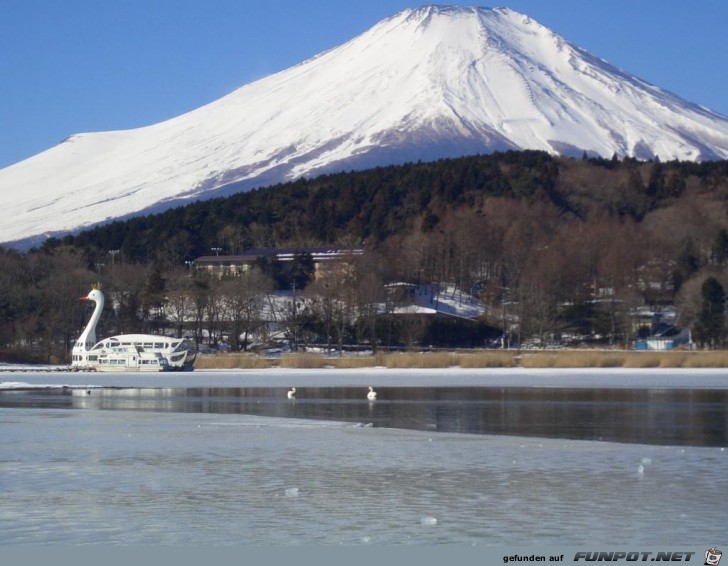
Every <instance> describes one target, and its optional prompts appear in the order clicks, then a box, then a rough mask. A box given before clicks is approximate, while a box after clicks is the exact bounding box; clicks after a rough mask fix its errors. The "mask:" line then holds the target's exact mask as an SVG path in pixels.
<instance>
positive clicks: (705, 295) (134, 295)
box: [0, 151, 728, 362]
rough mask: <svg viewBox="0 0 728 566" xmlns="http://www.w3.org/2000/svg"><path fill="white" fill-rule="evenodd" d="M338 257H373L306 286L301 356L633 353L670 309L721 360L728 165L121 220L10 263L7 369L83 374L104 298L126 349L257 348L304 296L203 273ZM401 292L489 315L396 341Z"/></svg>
mask: <svg viewBox="0 0 728 566" xmlns="http://www.w3.org/2000/svg"><path fill="white" fill-rule="evenodd" d="M40 230H42V228H40V229H39V231H40ZM321 245H336V246H363V247H364V248H365V249H366V253H365V254H364V255H363V256H361V257H359V258H357V260H356V262H355V265H354V266H353V267H352V269H351V270H349V271H347V272H346V273H342V274H341V276H340V278H339V279H341V280H339V281H332V280H329V281H327V282H325V283H322V282H320V281H315V282H314V281H313V278H311V277H310V273H304V274H303V277H304V278H303V280H302V284H299V286H298V292H299V293H300V297H302V298H303V297H306V298H307V299H308V300H307V302H306V303H305V307H303V306H302V307H301V309H300V310H297V309H295V308H294V309H293V311H294V312H293V313H292V315H291V316H290V317H289V320H285V321H282V322H281V324H283V325H284V326H287V331H286V335H287V336H289V337H290V336H295V337H296V342H300V343H305V344H310V343H318V344H324V343H327V344H339V345H343V344H367V345H369V346H372V347H377V346H382V347H384V346H396V347H419V346H422V345H433V346H438V345H439V346H443V347H453V346H468V347H472V346H483V345H486V344H489V343H490V341H491V340H492V339H493V338H495V337H497V336H500V335H503V334H504V333H508V335H509V336H510V339H512V340H513V343H517V344H520V343H526V342H527V341H528V342H532V343H545V342H548V341H554V340H556V341H559V340H561V341H563V340H564V338H565V337H578V340H579V341H581V342H585V341H586V342H590V343H591V342H593V343H597V344H601V345H610V346H622V347H624V346H627V345H629V343H630V342H631V341H632V340H634V339H635V338H636V337H638V336H644V335H647V334H649V333H650V332H651V329H650V328H649V324H647V325H646V326H645V325H643V326H639V325H638V326H635V324H634V320H633V317H632V313H634V310H635V309H636V308H637V307H640V306H648V307H651V308H653V309H659V308H662V307H665V306H668V305H670V306H674V307H675V308H676V309H677V312H678V320H677V324H678V326H680V327H685V328H690V329H691V330H692V332H693V337H694V339H695V341H696V342H697V343H698V344H699V345H700V346H702V347H722V346H723V345H724V340H725V328H724V321H723V313H724V304H723V303H724V298H725V293H724V289H725V286H726V284H728V267H727V262H728V162H725V161H721V162H705V163H692V162H690V163H686V162H661V161H659V160H654V161H650V162H643V161H637V160H634V159H619V158H617V157H616V156H615V157H614V158H612V159H594V158H587V157H586V156H584V158H582V159H571V158H559V157H552V156H549V155H548V154H546V153H542V152H533V151H525V152H506V153H496V154H492V155H486V156H474V157H463V158H459V159H443V160H440V161H437V162H432V163H409V164H405V165H399V166H387V167H378V168H375V169H371V170H367V171H361V172H346V173H337V174H330V175H324V176H321V177H317V178H313V179H301V180H298V181H295V182H290V183H286V184H282V185H277V186H274V187H267V188H261V189H257V190H254V191H250V192H245V193H238V194H235V195H233V196H230V197H226V198H218V199H211V200H207V201H200V202H196V203H194V204H190V205H188V206H185V207H180V208H175V209H172V210H168V211H166V212H164V213H161V214H156V215H149V216H143V217H137V218H132V219H130V220H125V221H114V222H111V223H109V224H106V225H103V226H99V227H97V228H94V229H91V230H88V231H85V232H82V233H80V234H77V235H72V236H67V237H64V238H62V239H57V238H54V239H50V240H48V241H46V242H45V243H44V244H43V246H41V247H40V248H36V249H32V250H30V251H28V252H26V253H20V252H17V251H14V250H10V249H0V264H1V265H0V267H1V268H0V279H1V280H2V281H1V283H0V359H2V360H5V361H9V360H38V361H52V362H65V361H67V359H68V352H69V348H70V345H71V344H72V342H73V340H74V339H75V338H76V336H77V335H78V333H79V332H80V330H81V329H82V327H83V325H84V324H85V321H86V319H87V317H88V311H87V310H86V309H85V308H84V305H83V304H82V303H81V302H80V301H78V298H79V297H80V296H81V295H85V294H86V293H87V292H88V290H89V288H90V285H91V284H93V283H97V282H99V283H101V284H102V285H103V286H104V289H105V291H106V292H107V293H108V294H109V295H110V296H111V297H112V299H113V301H112V302H113V305H114V308H113V309H111V311H110V312H109V313H108V315H107V316H105V317H104V318H103V319H102V324H103V325H104V329H103V330H105V331H107V332H109V333H112V332H113V333H116V332H132V331H144V332H157V331H158V332H166V333H182V332H187V333H191V334H192V335H194V337H195V339H196V340H197V341H198V342H201V341H203V340H206V341H210V342H211V343H213V345H218V343H221V342H222V341H223V340H224V342H225V346H226V347H230V348H232V349H236V350H241V349H245V348H247V347H248V346H249V343H248V339H247V337H248V336H252V335H253V334H254V333H256V332H257V331H259V329H260V328H261V324H262V321H261V320H260V319H261V314H260V313H261V309H262V305H263V303H264V302H265V296H266V295H267V294H269V293H270V292H271V291H272V290H275V289H276V288H281V287H286V286H287V284H286V283H285V282H282V281H281V278H280V277H277V276H276V273H275V272H274V270H273V269H272V268H271V266H265V265H260V266H259V269H255V270H253V271H251V272H249V273H247V274H246V275H245V276H240V275H238V276H235V277H230V278H223V279H219V278H213V277H209V276H206V275H205V274H204V273H202V272H199V271H197V270H194V269H193V268H192V267H193V266H192V263H191V262H193V261H194V260H195V259H196V258H197V257H199V256H204V255H210V254H211V250H216V252H217V253H222V254H240V253H242V252H243V251H244V250H247V249H249V248H262V247H293V248H297V247H298V248H303V247H308V246H321ZM395 283H396V284H400V283H409V284H413V285H435V284H436V285H442V286H445V285H446V286H448V288H450V289H457V290H459V292H461V293H464V294H467V295H470V296H474V297H477V298H478V299H480V300H481V301H482V302H483V303H484V304H486V305H488V307H489V308H488V310H487V312H486V314H484V315H483V316H482V317H481V319H479V320H476V321H469V322H468V323H467V324H464V323H463V324H460V325H458V324H455V323H453V322H452V321H442V320H438V321H437V322H431V323H422V322H421V321H419V322H417V321H408V322H401V321H397V322H396V323H393V322H392V320H391V319H390V320H387V319H386V317H382V316H381V314H382V313H381V307H379V308H378V307H375V306H374V305H382V304H386V303H387V301H389V300H390V298H391V292H390V291H389V290H391V288H392V285H393V284H395ZM721 301H722V302H721ZM302 305H303V303H302ZM171 312H178V313H182V312H185V313H187V314H186V316H185V317H182V316H178V317H170V313H171ZM189 313H194V315H193V316H191V315H190V314H189ZM181 319H184V320H181ZM102 332H103V331H102Z"/></svg>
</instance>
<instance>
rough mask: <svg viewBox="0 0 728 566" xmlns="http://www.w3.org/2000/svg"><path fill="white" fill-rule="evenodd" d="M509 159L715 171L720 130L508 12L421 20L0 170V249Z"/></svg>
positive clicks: (685, 105) (411, 15)
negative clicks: (388, 174)
mask: <svg viewBox="0 0 728 566" xmlns="http://www.w3.org/2000/svg"><path fill="white" fill-rule="evenodd" d="M506 149H540V150H545V151H548V152H550V153H555V154H562V155H579V156H580V155H582V153H583V152H584V151H587V152H588V153H590V154H598V155H602V156H605V157H611V156H612V155H614V154H615V153H616V154H618V155H629V156H634V157H637V158H651V157H653V156H655V155H657V156H659V157H660V158H661V159H663V160H670V159H681V160H707V159H726V158H728V118H726V117H725V116H722V115H720V114H716V113H715V112H711V111H710V110H708V109H706V108H703V107H700V106H697V105H695V104H691V103H689V102H687V101H685V100H683V99H681V98H679V97H677V96H675V95H673V94H671V93H669V92H666V91H664V90H662V89H660V88H657V87H655V86H652V85H650V84H647V83H645V82H644V81H641V80H640V79H638V78H636V77H634V76H631V75H629V74H628V73H626V72H624V71H621V70H620V69H618V68H616V67H614V66H612V65H610V64H608V63H606V62H605V61H603V60H601V59H598V58H597V57H594V56H593V55H590V54H589V53H587V52H585V51H584V50H582V49H580V48H578V47H576V46H574V45H572V44H571V43H569V42H568V41H566V40H565V39H563V38H561V37H559V36H558V35H556V34H554V33H553V32H552V31H550V30H549V29H547V28H545V27H544V26H542V25H540V24H539V23H537V22H535V21H534V20H532V19H530V18H529V17H527V16H524V15H522V14H519V13H516V12H513V11H512V10H509V9H505V8H496V9H484V8H455V7H440V6H429V7H424V8H420V9H414V10H406V11H403V12H401V13H398V14H396V15H395V16H393V17H391V18H388V19H386V20H384V21H382V22H380V23H379V24H377V25H375V26H374V27H373V28H371V29H369V30H368V31H366V32H365V33H363V34H361V35H360V36H358V37H356V38H355V39H353V40H351V41H349V42H348V43H346V44H344V45H342V46H340V47H337V48H334V49H332V50H330V51H326V52H324V53H321V54H320V55H318V56H316V57H314V58H312V59H310V60H308V61H305V62H303V63H301V64H299V65H297V66H294V67H292V68H290V69H287V70H285V71H282V72H279V73H277V74H274V75H271V76H269V77H266V78H264V79H261V80H258V81H256V82H253V83H250V84H248V85H245V86H243V87H241V88H240V89H238V90H236V91H234V92H232V93H231V94H229V95H227V96H225V97H223V98H221V99H219V100H217V101H214V102H212V103H210V104H208V105H206V106H203V107H201V108H199V109H197V110H194V111H192V112H189V113H187V114H184V115H181V116H178V117H176V118H173V119H171V120H167V121H165V122H161V123H158V124H154V125H151V126H147V127H144V128H138V129H134V130H125V131H113V132H99V133H87V134H78V135H74V136H71V137H70V138H68V139H67V140H65V141H64V142H63V143H61V144H59V145H57V146H55V147H53V148H51V149H49V150H47V151H45V152H43V153H40V154H38V155H36V156H33V157H31V158H29V159H27V160H25V161H22V162H20V163H17V164H14V165H11V166H9V167H6V168H4V169H2V170H0V242H6V243H11V242H14V243H16V244H17V243H19V242H21V241H22V242H24V243H26V244H27V243H28V242H29V241H34V242H36V243H37V242H38V241H41V240H42V238H44V237H47V236H49V235H58V234H63V233H66V232H73V231H78V230H80V229H82V228H85V227H89V226H91V225H94V224H97V223H101V222H105V221H108V220H110V219H117V218H123V217H127V216H130V215H134V214H137V213H140V212H150V211H160V210H163V209H164V208H169V207H171V206H176V205H179V204H184V203H185V202H189V201H192V200H194V199H200V198H208V197H211V196H218V195H223V194H228V193H230V192H232V191H240V190H246V189H250V188H253V187H256V186H264V185H269V184H273V183H276V182H280V181H284V180H290V179H294V178H297V177H301V176H312V175H315V174H319V173H324V172H331V171H340V170H349V169H364V168H368V167H372V166H376V165H384V164H392V163H402V162H405V161H416V160H429V159H435V158H440V157H453V156H460V155H467V154H475V153H487V152H491V151H495V150H506ZM231 183H234V184H235V185H234V188H231V187H230V186H229V185H230V184H231Z"/></svg>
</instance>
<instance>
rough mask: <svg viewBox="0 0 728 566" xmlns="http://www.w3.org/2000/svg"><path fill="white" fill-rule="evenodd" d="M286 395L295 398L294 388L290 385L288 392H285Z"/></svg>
mask: <svg viewBox="0 0 728 566" xmlns="http://www.w3.org/2000/svg"><path fill="white" fill-rule="evenodd" d="M286 395H288V398H289V399H295V398H296V388H295V387H291V390H290V391H289V392H288V393H286Z"/></svg>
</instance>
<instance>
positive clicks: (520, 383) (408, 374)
mask: <svg viewBox="0 0 728 566" xmlns="http://www.w3.org/2000/svg"><path fill="white" fill-rule="evenodd" d="M5 369H6V370H20V369H22V370H27V371H5V372H3V371H2V366H0V389H12V388H18V387H39V386H40V387H45V386H51V387H60V386H63V385H66V386H72V387H86V386H99V387H109V386H121V387H124V386H126V387H182V388H183V387H286V386H289V385H295V386H309V387H336V386H340V387H353V386H368V385H379V386H398V387H437V386H442V387H444V386H448V387H479V386H482V387H570V388H630V389H641V388H657V389H659V388H677V389H728V371H726V370H725V369H722V368H709V369H673V368H658V369H623V368H599V369H592V368H587V369H571V368H568V369H530V368H529V369H526V368H489V369H463V368H447V369H410V370H408V369H387V368H363V369H346V370H340V369H285V368H283V369H282V368H271V369H263V370H205V371H194V372H183V373H160V374H156V373H155V374H135V373H86V372H46V371H33V369H34V368H33V367H32V366H5Z"/></svg>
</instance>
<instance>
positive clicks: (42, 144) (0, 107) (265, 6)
mask: <svg viewBox="0 0 728 566" xmlns="http://www.w3.org/2000/svg"><path fill="white" fill-rule="evenodd" d="M426 3H446V2H426V1H425V2H416V1H406V0H365V1H364V2H353V3H349V2H341V0H309V1H307V2H301V1H300V0H295V1H292V0H278V1H275V0H269V1H268V2H258V1H251V0H121V1H119V0H63V1H60V0H58V1H57V0H0V167H4V166H7V165H10V164H12V163H14V162H17V161H20V160H22V159H25V158H26V157H29V156H31V155H34V154H36V153H39V152H41V151H43V150H45V149H48V148H50V147H52V146H53V145H55V144H56V143H58V142H60V141H61V140H63V139H64V138H66V137H67V136H69V135H71V134H74V133H79V132H88V131H103V130H115V129H126V128H133V127H139V126H144V125H149V124H153V123H156V122H159V121H161V120H164V119H167V118H171V117H173V116H177V115H179V114H182V113H184V112H187V111H189V110H192V109H194V108H197V107H199V106H201V105H203V104H206V103H208V102H211V101H212V100H215V99H216V98H219V97H221V96H223V95H225V94H227V93H229V92H231V91H232V90H234V89H235V88H237V87H239V86H242V85H243V84H246V83H248V82H251V81H253V80H256V79H258V78H261V77H263V76H266V75H268V74H271V73H274V72H276V71H280V70H282V69H285V68H287V67H289V66H291V65H294V64H296V63H299V62H301V61H303V60H305V59H307V58H309V57H311V56H313V55H315V54H317V53H319V52H321V51H323V50H326V49H329V48H332V47H335V46H337V45H340V44H341V43H344V42H345V41H347V40H349V39H351V38H353V37H354V36H356V35H358V34H359V33H361V32H363V31H365V30H366V29H368V28H369V27H371V26H372V25H374V24H375V23H377V22H378V21H379V20H381V19H383V18H386V17H388V16H390V15H392V14H394V13H396V12H398V11H400V10H402V9H405V8H411V7H418V6H420V5H423V4H426ZM450 3H451V4H456V5H464V6H472V5H478V6H488V7H495V6H508V7H510V8H512V9H514V10H516V11H519V12H522V13H524V14H528V15H529V16H531V17H532V18H534V19H536V20H538V21H539V22H541V23H542V24H544V25H546V26H548V27H550V28H551V29H553V30H554V31H555V32H556V33H558V34H560V35H562V36H563V37H565V38H566V39H567V40H569V41H571V42H573V43H575V44H577V45H579V46H581V47H583V48H585V49H587V50H589V51H590V52H591V53H593V54H594V55H597V56H599V57H601V58H603V59H606V60H607V61H609V62H610V63H613V64H615V65H617V66H618V67H621V68H622V69H624V70H626V71H628V72H630V73H632V74H635V75H637V76H638V77H640V78H642V79H644V80H647V81H649V82H651V83H653V84H656V85H658V86H660V87H663V88H666V89H667V90H670V91H672V92H674V93H676V94H678V95H680V96H682V97H683V98H686V99H688V100H690V101H692V102H697V103H699V104H702V105H704V106H707V107H709V108H711V109H713V110H716V111H718V112H721V113H723V114H726V115H728V73H726V70H727V68H728V65H727V63H728V33H726V31H727V29H726V28H727V27H728V26H727V22H728V1H726V0H494V2H493V3H482V2H455V1H453V2H450Z"/></svg>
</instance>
